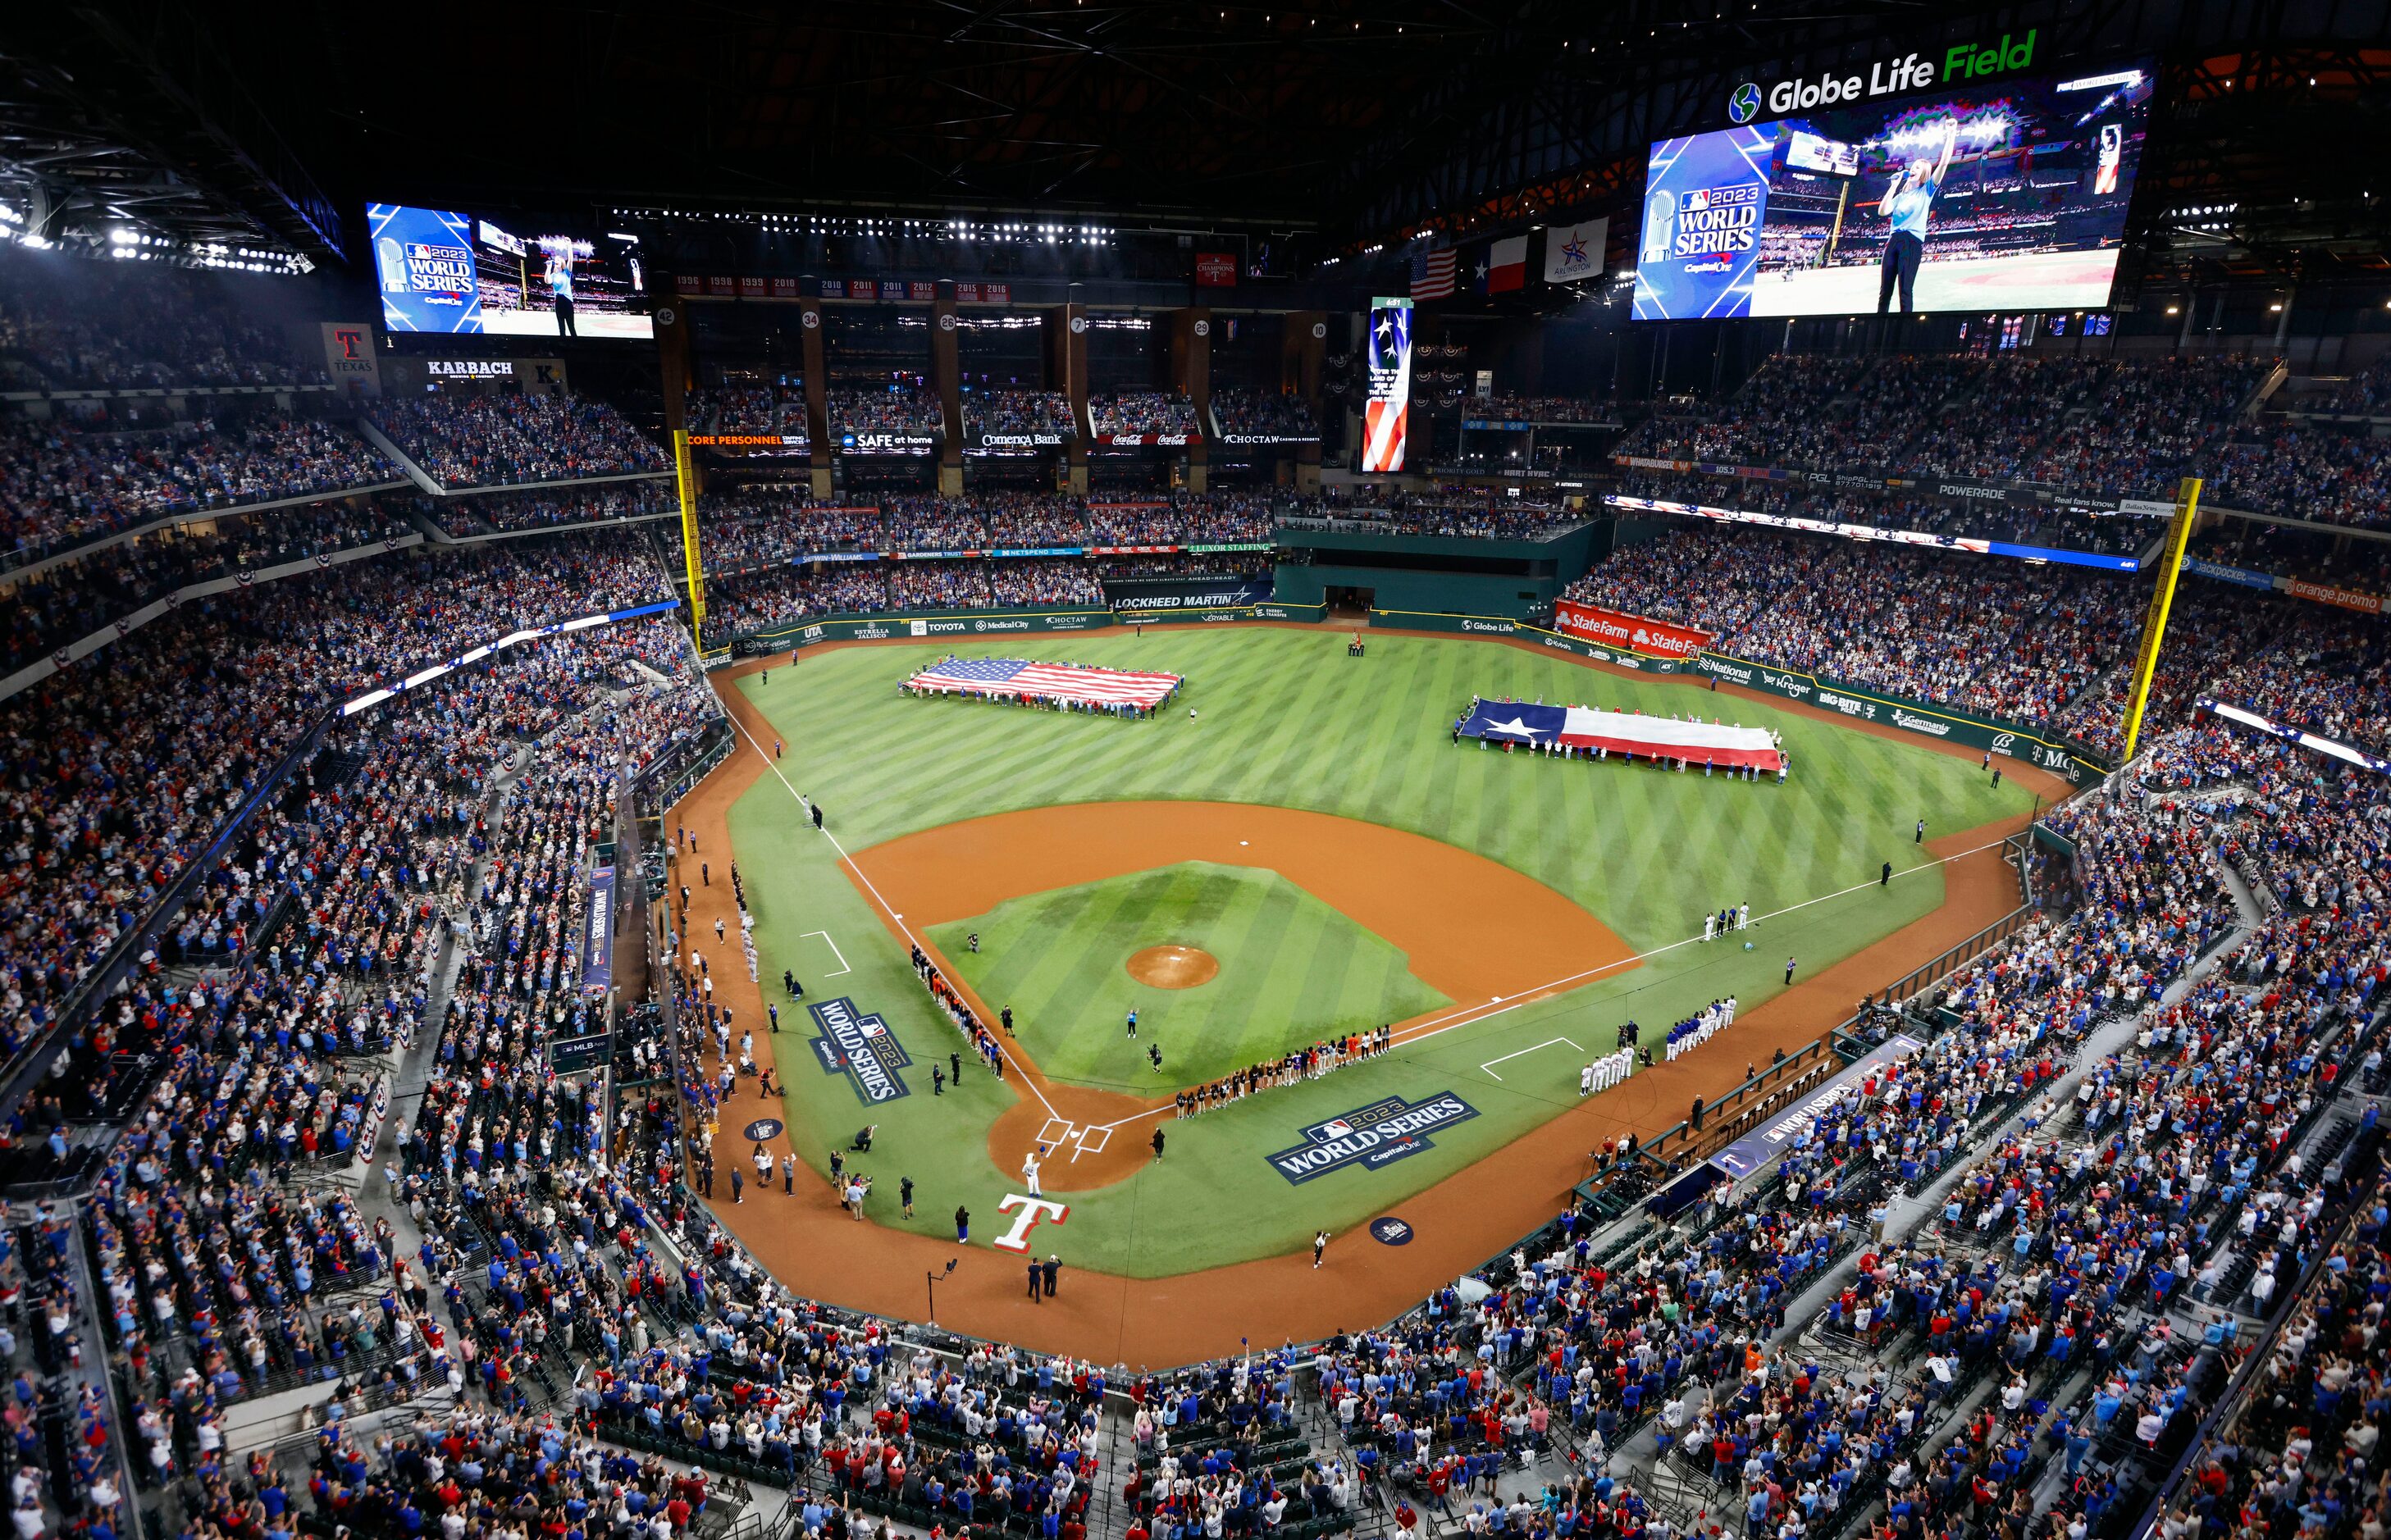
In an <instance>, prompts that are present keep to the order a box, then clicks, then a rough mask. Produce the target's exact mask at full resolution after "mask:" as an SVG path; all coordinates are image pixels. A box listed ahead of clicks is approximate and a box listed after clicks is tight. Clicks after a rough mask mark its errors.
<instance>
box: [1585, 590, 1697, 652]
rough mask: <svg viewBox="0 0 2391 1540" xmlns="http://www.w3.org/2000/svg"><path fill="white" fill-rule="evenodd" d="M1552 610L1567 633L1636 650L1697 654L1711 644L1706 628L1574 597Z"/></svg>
mask: <svg viewBox="0 0 2391 1540" xmlns="http://www.w3.org/2000/svg"><path fill="white" fill-rule="evenodd" d="M1553 613H1554V615H1555V617H1556V618H1555V620H1554V622H1553V624H1554V626H1555V628H1556V629H1557V630H1559V631H1562V632H1566V633H1567V634H1568V635H1572V636H1583V637H1584V638H1585V639H1586V640H1588V641H1595V642H1608V643H1609V644H1610V645H1611V646H1612V647H1624V648H1634V649H1635V650H1636V651H1637V652H1656V653H1659V654H1660V655H1661V657H1663V658H1694V657H1699V656H1700V653H1701V650H1702V648H1706V647H1708V646H1710V645H1711V633H1709V632H1707V631H1697V630H1695V629H1694V628H1693V627H1691V626H1687V625H1672V624H1671V623H1670V622H1667V621H1650V620H1646V619H1645V618H1644V617H1642V616H1641V615H1628V614H1622V613H1621V612H1620V611H1619V610H1603V609H1599V608H1597V607H1596V606H1594V605H1591V604H1580V603H1578V602H1577V601H1576V600H1574V599H1562V600H1561V601H1560V602H1558V603H1557V604H1556V605H1554V606H1553Z"/></svg>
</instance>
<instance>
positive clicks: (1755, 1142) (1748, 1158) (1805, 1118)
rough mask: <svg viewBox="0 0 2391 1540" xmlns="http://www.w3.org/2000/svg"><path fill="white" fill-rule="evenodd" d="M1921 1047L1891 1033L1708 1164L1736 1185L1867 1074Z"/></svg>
mask: <svg viewBox="0 0 2391 1540" xmlns="http://www.w3.org/2000/svg"><path fill="white" fill-rule="evenodd" d="M1924 1046H1925V1045H1924V1044H1922V1043H1920V1042H1919V1041H1918V1039H1916V1038H1914V1037H1910V1036H1907V1035H1906V1034H1904V1033H1893V1035H1892V1036H1891V1037H1888V1038H1886V1039H1885V1040H1884V1041H1883V1042H1882V1043H1880V1044H1878V1045H1877V1046H1875V1047H1873V1048H1870V1049H1869V1050H1868V1052H1867V1053H1865V1054H1862V1055H1861V1056H1860V1057H1859V1058H1857V1059H1854V1060H1852V1062H1851V1063H1850V1064H1849V1065H1848V1066H1846V1067H1845V1068H1844V1069H1843V1071H1842V1072H1841V1073H1840V1074H1838V1075H1836V1076H1835V1077H1834V1078H1833V1079H1832V1080H1829V1081H1828V1082H1827V1083H1826V1084H1824V1085H1821V1086H1819V1087H1818V1088H1817V1089H1816V1090H1815V1091H1813V1092H1811V1093H1810V1094H1809V1095H1808V1096H1806V1097H1803V1098H1802V1099H1801V1100H1800V1101H1798V1102H1796V1103H1795V1104H1794V1105H1792V1106H1791V1107H1789V1108H1787V1109H1786V1110H1784V1111H1782V1112H1780V1113H1778V1114H1777V1116H1776V1117H1774V1118H1772V1119H1770V1120H1769V1121H1768V1122H1766V1123H1763V1124H1762V1125H1761V1126H1760V1127H1758V1128H1755V1129H1753V1130H1752V1131H1751V1133H1749V1134H1746V1135H1745V1136H1743V1137H1742V1138H1739V1139H1738V1140H1736V1141H1735V1143H1733V1144H1731V1145H1729V1146H1727V1147H1726V1148H1725V1149H1722V1150H1720V1151H1719V1152H1718V1153H1717V1154H1716V1155H1713V1156H1712V1157H1711V1161H1712V1163H1713V1164H1715V1165H1716V1166H1717V1167H1718V1168H1719V1169H1720V1170H1721V1171H1724V1172H1725V1173H1726V1174H1727V1175H1729V1176H1730V1177H1732V1178H1734V1179H1735V1180H1736V1181H1738V1182H1740V1181H1742V1180H1744V1179H1745V1178H1746V1177H1749V1176H1753V1175H1756V1174H1759V1173H1760V1172H1762V1171H1764V1170H1765V1169H1767V1166H1768V1163H1769V1162H1770V1161H1774V1160H1775V1159H1777V1156H1779V1155H1782V1154H1784V1153H1785V1151H1786V1150H1787V1149H1790V1148H1792V1147H1793V1146H1794V1145H1795V1144H1796V1143H1798V1142H1799V1141H1800V1140H1801V1139H1802V1138H1803V1136H1806V1135H1808V1133H1809V1132H1810V1129H1811V1127H1812V1126H1813V1125H1814V1124H1815V1123H1817V1121H1818V1119H1819V1117H1820V1115H1821V1114H1823V1113H1825V1112H1827V1111H1828V1110H1830V1109H1831V1108H1833V1107H1834V1105H1835V1104H1836V1103H1837V1102H1839V1101H1842V1099H1843V1098H1844V1097H1848V1096H1853V1095H1855V1094H1856V1093H1857V1092H1858V1090H1859V1087H1860V1085H1861V1084H1863V1083H1864V1082H1865V1081H1867V1079H1868V1077H1869V1076H1870V1075H1873V1074H1875V1073H1876V1072H1879V1071H1880V1070H1881V1069H1883V1068H1884V1067H1885V1066H1886V1065H1887V1064H1894V1063H1900V1062H1902V1061H1904V1060H1906V1059H1908V1058H1909V1057H1910V1056H1911V1055H1913V1054H1915V1053H1917V1052H1918V1051H1919V1049H1921V1048H1923V1047H1924Z"/></svg>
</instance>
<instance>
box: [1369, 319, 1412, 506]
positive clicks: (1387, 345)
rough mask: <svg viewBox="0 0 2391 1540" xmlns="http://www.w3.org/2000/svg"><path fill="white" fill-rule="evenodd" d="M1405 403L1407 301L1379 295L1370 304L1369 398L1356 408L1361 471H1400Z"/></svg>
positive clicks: (1408, 384) (1408, 383)
mask: <svg viewBox="0 0 2391 1540" xmlns="http://www.w3.org/2000/svg"><path fill="white" fill-rule="evenodd" d="M1411 402H1412V302H1410V301H1409V300H1406V299H1402V298H1401V297H1400V296H1380V297H1379V298H1376V299H1374V300H1372V301H1371V302H1370V399H1369V401H1368V402H1367V403H1366V404H1364V407H1363V412H1362V424H1363V430H1362V472H1363V474H1364V475H1367V476H1377V475H1386V474H1389V473H1391V472H1394V471H1398V470H1401V469H1402V468H1403V450H1404V440H1405V438H1406V437H1407V436H1408V434H1409V430H1410V427H1411Z"/></svg>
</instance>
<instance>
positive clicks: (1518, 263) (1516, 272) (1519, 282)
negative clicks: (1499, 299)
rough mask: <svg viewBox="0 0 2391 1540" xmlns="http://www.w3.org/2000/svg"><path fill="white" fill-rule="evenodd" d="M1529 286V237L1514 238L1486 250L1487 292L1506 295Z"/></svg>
mask: <svg viewBox="0 0 2391 1540" xmlns="http://www.w3.org/2000/svg"><path fill="white" fill-rule="evenodd" d="M1527 284H1528V237H1525V236H1513V237H1510V238H1509V239H1508V240H1498V241H1496V242H1495V243H1494V244H1493V245H1492V246H1490V247H1488V248H1487V249H1486V292H1487V293H1489V294H1505V293H1508V292H1510V291H1511V290H1512V289H1524V288H1526V287H1527Z"/></svg>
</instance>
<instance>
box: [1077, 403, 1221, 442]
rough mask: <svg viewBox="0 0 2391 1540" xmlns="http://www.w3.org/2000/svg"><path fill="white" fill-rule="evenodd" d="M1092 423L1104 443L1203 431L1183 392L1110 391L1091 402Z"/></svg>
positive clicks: (1194, 410) (1090, 419)
mask: <svg viewBox="0 0 2391 1540" xmlns="http://www.w3.org/2000/svg"><path fill="white" fill-rule="evenodd" d="M1088 419H1089V421H1090V422H1091V423H1092V424H1093V426H1094V428H1095V432H1096V436H1097V437H1098V438H1100V439H1102V438H1118V437H1123V436H1143V435H1147V434H1153V433H1194V432H1197V431H1199V430H1198V429H1197V428H1196V407H1195V404H1194V403H1192V402H1190V401H1189V400H1188V399H1187V394H1186V392H1185V391H1105V392H1104V393H1103V394H1101V395H1094V396H1091V397H1089V398H1088Z"/></svg>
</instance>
